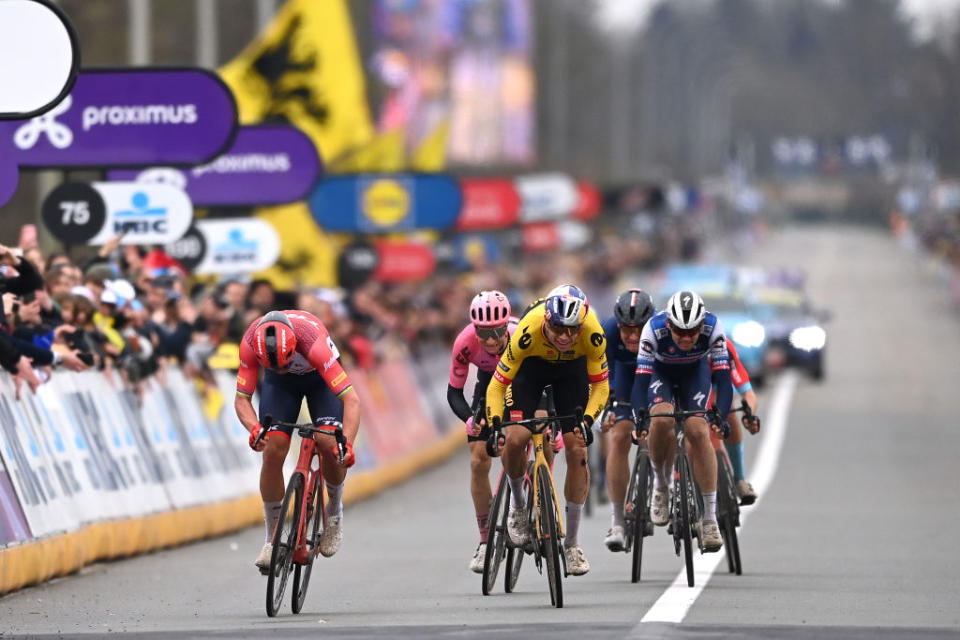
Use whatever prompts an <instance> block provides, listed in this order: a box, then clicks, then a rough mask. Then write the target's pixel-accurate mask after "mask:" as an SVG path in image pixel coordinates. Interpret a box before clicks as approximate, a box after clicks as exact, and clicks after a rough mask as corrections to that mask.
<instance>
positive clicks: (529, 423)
mask: <svg viewBox="0 0 960 640" xmlns="http://www.w3.org/2000/svg"><path fill="white" fill-rule="evenodd" d="M571 418H572V419H573V420H574V422H575V424H576V428H579V429H581V430H582V431H583V434H584V435H583V438H584V442H586V444H587V446H590V443H591V442H593V433H591V431H590V429H587V428H585V427H584V426H583V409H582V408H580V407H577V408H576V410H575V411H574V412H573V413H571V414H570V415H566V416H544V417H542V418H527V419H525V420H509V421H507V422H501V423H499V424H497V425H490V437H489V438H487V446H486V449H487V454H488V455H489V456H491V457H494V456H496V455H497V450H498V449H499V443H500V438H501V437H502V436H501V433H500V431H501V430H502V429H503V427H511V426H514V425H517V426H521V427H524V428H525V429H527V430H529V431H530V433H543V431H544V429H546V426H547V424H548V423H552V424H556V423H559V422H560V421H561V420H570V419H571ZM536 425H540V426H539V427H538V426H536ZM558 426H559V425H558ZM557 435H558V434H557V433H556V432H554V433H553V434H552V436H553V437H552V438H549V439H548V441H549V442H552V441H553V438H556V437H557Z"/></svg>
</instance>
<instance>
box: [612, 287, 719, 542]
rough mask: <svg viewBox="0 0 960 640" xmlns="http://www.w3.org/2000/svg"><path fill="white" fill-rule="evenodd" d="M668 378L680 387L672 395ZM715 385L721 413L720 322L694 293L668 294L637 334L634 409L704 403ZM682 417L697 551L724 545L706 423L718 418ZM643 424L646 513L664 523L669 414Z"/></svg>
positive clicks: (671, 440) (673, 443)
mask: <svg viewBox="0 0 960 640" xmlns="http://www.w3.org/2000/svg"><path fill="white" fill-rule="evenodd" d="M674 385H676V386H677V389H678V394H679V395H678V397H676V398H674V396H673V387H674ZM714 385H715V386H716V389H717V408H718V409H719V411H720V415H721V416H727V415H728V414H729V413H730V403H731V401H732V400H733V385H732V384H731V382H730V356H729V354H728V353H727V343H726V337H725V336H724V333H723V326H722V325H721V323H720V320H719V319H718V318H717V317H716V316H715V315H713V314H712V313H710V312H708V311H707V309H706V307H705V306H704V304H703V299H702V298H700V296H699V295H697V294H696V293H694V292H693V291H678V292H677V293H675V294H673V295H672V296H671V297H670V300H669V301H667V308H666V310H665V311H660V312H659V313H656V314H654V316H653V317H652V318H651V319H650V321H649V322H647V324H646V325H645V326H644V328H643V332H642V333H641V334H640V348H639V350H638V352H637V370H636V375H635V377H634V381H633V393H632V396H631V397H632V398H633V403H632V404H633V406H634V407H635V408H636V409H637V410H639V409H640V408H641V407H646V408H647V410H648V411H649V413H650V415H657V414H667V413H672V412H673V410H674V405H675V404H676V405H678V406H679V408H680V409H681V410H687V411H697V410H701V411H706V410H707V409H708V408H709V407H708V404H707V403H708V401H709V398H710V393H711V387H712V386H714ZM684 422H685V428H686V441H687V447H688V451H689V453H690V461H691V465H692V467H693V476H694V479H695V480H696V481H697V484H698V485H699V487H700V492H701V495H702V496H703V519H702V520H701V522H700V523H699V537H700V543H701V545H702V546H703V549H704V551H718V550H719V549H720V548H721V547H722V546H723V538H721V536H720V529H719V527H718V526H717V515H716V509H717V459H716V457H715V455H714V452H713V446H712V445H711V443H710V433H709V430H710V429H712V430H713V431H714V432H715V433H717V434H718V435H721V434H722V433H723V430H722V428H721V427H720V426H719V425H710V426H709V427H708V424H707V420H706V418H705V417H702V416H699V415H697V416H691V417H689V418H687V419H686V420H685V421H684ZM649 430H650V433H649V441H648V443H649V447H650V462H651V463H652V464H653V470H654V480H653V498H652V500H651V504H650V520H651V521H652V522H653V523H654V524H655V525H659V526H663V525H665V524H667V521H668V520H669V519H670V493H669V492H670V489H669V487H670V481H671V480H672V476H673V462H674V459H675V456H676V448H677V440H676V438H675V437H674V433H673V419H672V418H667V417H660V418H657V417H655V418H652V419H651V420H650V427H649Z"/></svg>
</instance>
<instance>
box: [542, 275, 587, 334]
mask: <svg viewBox="0 0 960 640" xmlns="http://www.w3.org/2000/svg"><path fill="white" fill-rule="evenodd" d="M544 309H545V311H544V318H546V320H547V322H549V323H550V324H554V325H559V326H562V327H579V326H580V325H582V324H583V322H584V320H586V319H587V311H588V310H589V309H590V303H589V302H587V296H586V295H584V293H583V291H582V290H581V289H580V287H578V286H575V285H572V284H562V285H560V286H559V287H554V288H553V290H551V291H550V293H548V294H547V300H546V302H545V303H544Z"/></svg>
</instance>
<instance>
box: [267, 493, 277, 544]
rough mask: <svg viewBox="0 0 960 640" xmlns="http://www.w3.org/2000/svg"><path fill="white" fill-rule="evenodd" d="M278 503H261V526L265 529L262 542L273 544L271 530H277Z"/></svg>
mask: <svg viewBox="0 0 960 640" xmlns="http://www.w3.org/2000/svg"><path fill="white" fill-rule="evenodd" d="M280 504H281V503H280V501H279V500H278V501H277V502H264V503H263V524H264V527H265V528H266V535H265V536H264V542H267V543H271V542H273V530H274V529H276V528H277V523H278V522H280Z"/></svg>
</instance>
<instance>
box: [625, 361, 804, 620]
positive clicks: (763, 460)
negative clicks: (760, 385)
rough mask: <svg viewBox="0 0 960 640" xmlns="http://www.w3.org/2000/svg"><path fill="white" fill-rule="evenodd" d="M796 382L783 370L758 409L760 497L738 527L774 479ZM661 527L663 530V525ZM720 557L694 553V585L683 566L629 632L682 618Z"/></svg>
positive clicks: (755, 473)
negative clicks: (760, 424)
mask: <svg viewBox="0 0 960 640" xmlns="http://www.w3.org/2000/svg"><path fill="white" fill-rule="evenodd" d="M796 386H797V374H796V373H795V372H793V371H785V372H784V373H783V375H781V376H780V379H779V381H778V382H777V386H776V388H775V389H774V391H773V396H772V398H771V400H770V404H769V405H768V408H767V409H766V410H765V411H761V417H762V418H763V430H764V432H765V434H764V438H763V441H762V442H761V444H760V451H759V453H758V454H757V460H756V462H755V463H754V465H753V468H752V470H751V474H750V478H751V480H752V482H753V486H754V487H756V489H757V493H758V494H759V498H758V499H757V501H756V502H755V503H754V504H753V506H751V507H750V508H749V509H745V510H743V511H741V512H740V526H741V528H742V527H743V525H744V523H746V521H747V519H748V517H749V516H750V514H751V513H753V512H754V511H755V510H756V509H757V507H758V506H759V504H760V501H761V500H762V499H763V496H764V495H766V493H767V489H768V488H769V487H770V484H771V483H772V482H773V476H774V474H775V473H776V470H777V461H778V460H779V459H780V451H781V450H782V448H783V440H784V437H785V436H786V433H787V416H788V415H789V414H790V402H791V401H792V400H793V392H794V390H795V389H796ZM663 530H664V531H666V529H663ZM721 561H724V562H726V554H725V553H724V552H723V551H722V550H721V551H719V552H718V553H710V554H706V555H694V586H693V587H688V586H687V573H686V570H681V571H680V573H679V574H678V575H677V577H676V579H674V581H673V583H672V584H671V585H670V586H669V587H668V588H667V590H666V591H664V592H663V595H661V596H660V598H659V599H658V600H657V601H656V602H655V603H654V604H653V606H652V607H650V610H649V611H647V613H646V615H644V616H643V618H642V619H641V620H640V624H638V625H637V627H635V628H634V630H633V633H631V636H633V635H636V634H637V633H639V632H640V628H641V625H642V624H643V623H645V622H683V619H684V618H685V617H686V615H687V611H689V610H690V607H691V606H693V603H694V602H696V600H697V598H698V597H699V596H700V593H701V592H702V591H703V589H704V587H706V586H707V582H709V581H710V576H712V575H713V571H714V570H715V569H716V568H717V565H719V564H720V562H721Z"/></svg>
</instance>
